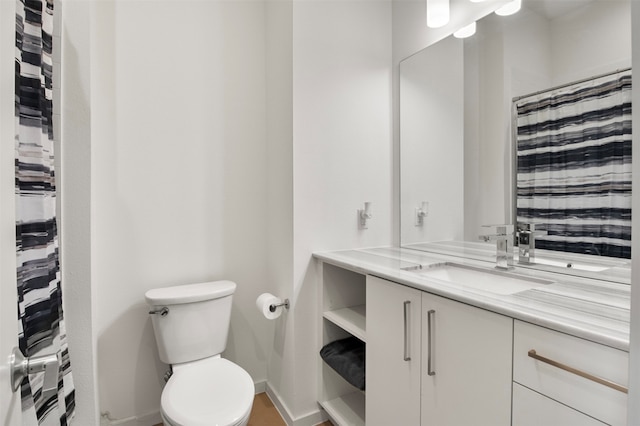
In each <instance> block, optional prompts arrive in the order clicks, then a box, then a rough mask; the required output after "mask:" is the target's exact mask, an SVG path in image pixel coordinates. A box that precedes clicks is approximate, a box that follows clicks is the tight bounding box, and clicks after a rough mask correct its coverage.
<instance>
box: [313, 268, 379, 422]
mask: <svg viewBox="0 0 640 426" xmlns="http://www.w3.org/2000/svg"><path fill="white" fill-rule="evenodd" d="M321 287H322V300H321V309H320V311H321V312H322V320H321V324H322V325H321V327H322V330H321V336H322V346H324V345H326V344H327V343H331V342H333V341H335V340H339V339H343V338H346V337H349V336H355V337H357V338H358V339H360V340H362V341H363V342H365V343H366V341H367V339H366V305H365V303H366V275H363V274H360V273H357V272H354V271H351V270H348V269H344V268H340V267H338V266H334V265H331V264H328V263H323V265H322V285H321ZM318 358H319V359H320V363H321V366H320V380H319V386H320V392H319V397H320V401H319V403H320V405H321V406H322V407H323V408H324V409H325V411H326V412H327V414H329V416H330V417H331V419H332V420H333V421H334V422H335V423H337V424H338V425H364V424H365V393H364V391H361V390H360V389H357V388H356V387H354V386H352V385H351V384H349V383H348V382H347V381H346V380H345V379H343V378H342V377H341V376H340V375H339V374H338V373H336V372H335V371H334V370H333V369H332V368H331V367H330V366H328V365H327V364H326V363H324V362H323V361H322V359H321V358H320V356H318Z"/></svg>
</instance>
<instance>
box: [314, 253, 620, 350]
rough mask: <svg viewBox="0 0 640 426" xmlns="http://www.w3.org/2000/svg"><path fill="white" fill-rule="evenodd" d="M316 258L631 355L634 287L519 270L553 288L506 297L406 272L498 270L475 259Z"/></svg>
mask: <svg viewBox="0 0 640 426" xmlns="http://www.w3.org/2000/svg"><path fill="white" fill-rule="evenodd" d="M314 257H315V258H317V259H320V260H322V261H323V262H327V263H330V264H333V265H335V266H340V267H343V268H345V269H349V270H352V271H355V272H359V273H362V274H369V275H375V276H377V277H380V278H384V279H387V280H391V281H395V282H398V283H400V284H404V285H407V286H410V287H414V288H417V289H419V290H423V291H426V292H429V293H433V294H436V295H439V296H443V297H446V298H449V299H453V300H457V301H460V302H463V303H466V304H469V305H472V306H476V307H479V308H483V309H486V310H489V311H492V312H496V313H499V314H503V315H507V316H509V317H512V318H515V319H520V320H523V321H526V322H530V323H533V324H537V325H540V326H543V327H547V328H550V329H553V330H557V331H560V332H564V333H567V334H571V335H573V336H577V337H581V338H584V339H588V340H591V341H594V342H597V343H601V344H604V345H607V346H611V347H614V348H617V349H621V350H624V351H628V350H629V320H630V286H629V285H628V284H622V283H617V282H610V281H603V280H598V279H593V278H588V277H577V276H571V275H565V274H558V273H553V272H549V271H546V270H536V269H530V268H520V267H516V268H515V269H514V270H513V271H510V272H512V273H515V274H518V275H522V276H526V277H529V278H533V279H540V280H547V281H552V283H550V284H546V285H542V286H539V287H536V288H532V289H529V290H524V291H521V292H518V293H515V294H509V295H502V294H495V293H490V292H487V291H483V290H477V289H471V288H462V287H460V286H453V285H452V284H451V283H449V282H447V281H443V280H439V279H435V278H433V277H430V278H425V277H422V276H420V275H419V273H416V271H411V270H406V269H411V268H418V267H422V268H428V267H429V266H430V265H436V264H441V263H443V262H451V261H453V262H455V263H457V264H463V265H467V266H472V267H480V268H484V269H487V270H492V267H491V264H490V263H488V262H486V261H479V260H477V259H473V258H471V259H470V258H462V257H454V256H451V255H447V254H442V253H433V252H423V251H418V250H413V249H409V248H399V247H380V248H369V249H359V250H344V251H334V252H317V253H314ZM403 268H405V269H403Z"/></svg>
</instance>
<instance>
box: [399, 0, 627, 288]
mask: <svg viewBox="0 0 640 426" xmlns="http://www.w3.org/2000/svg"><path fill="white" fill-rule="evenodd" d="M630 67H631V12H630V0H524V1H523V6H522V10H521V11H520V12H518V13H517V14H515V15H512V16H508V17H501V16H497V15H495V14H493V13H492V14H490V15H488V16H486V17H484V18H483V19H482V20H480V21H478V22H477V32H476V34H475V35H473V36H472V37H469V38H466V39H457V38H455V37H453V36H451V37H449V38H446V39H444V40H442V41H440V42H438V43H436V44H434V45H431V46H429V47H427V48H426V49H424V50H422V51H420V52H418V53H416V54H414V55H413V56H411V57H409V58H407V59H405V60H403V61H402V62H401V64H400V144H401V145H400V151H401V174H400V179H401V245H402V246H405V247H411V248H415V249H422V250H427V251H432V250H435V251H444V252H447V251H449V252H450V253H451V254H460V253H462V254H464V255H465V256H472V257H476V258H478V259H487V260H488V258H491V247H490V246H489V245H488V244H484V243H480V242H479V239H478V237H479V235H482V234H486V233H488V232H490V230H488V229H485V228H483V225H487V224H513V225H515V224H516V221H517V219H516V211H517V210H516V199H517V195H516V194H517V188H516V186H517V179H518V178H517V177H516V176H517V151H518V150H517V149H516V145H515V139H516V138H515V136H514V133H515V132H516V127H517V126H515V125H513V120H514V112H513V107H514V100H517V99H520V98H522V97H523V96H525V95H529V94H533V93H537V92H545V91H548V90H550V89H553V88H557V87H560V86H567V85H570V84H572V83H575V82H580V81H583V80H591V79H593V78H594V77H596V76H601V75H604V74H609V73H612V72H615V71H619V70H627V69H629V68H630ZM629 73H630V72H629ZM628 138H629V144H630V135H628ZM521 180H522V179H521ZM521 211H522V209H521ZM625 226H626V224H625ZM629 227H630V225H629ZM541 228H542V229H543V231H544V228H545V226H544V225H543V226H542V227H541ZM549 229H551V228H549ZM626 231H629V229H626V230H625V232H626ZM625 232H622V234H625ZM619 239H620V241H619V242H618V243H619V244H622V245H624V244H626V245H628V246H629V247H630V243H631V241H630V234H629V235H626V234H625V235H623V236H622V237H620V238H619ZM545 248H548V246H546V247H545ZM555 248H556V250H553V251H551V250H545V249H543V250H537V249H536V254H537V255H538V256H539V257H540V258H541V259H542V257H543V256H544V257H547V258H549V259H550V260H549V262H547V264H546V265H545V266H543V267H542V268H543V269H549V267H550V265H551V269H553V267H555V266H557V265H555V264H554V263H553V262H555V261H557V262H559V263H558V265H560V266H559V267H558V268H557V269H558V272H566V273H570V274H574V275H576V274H577V275H585V276H598V277H599V278H604V279H611V280H614V281H620V282H627V283H628V282H629V267H628V265H629V259H628V258H627V259H625V258H624V257H629V256H628V255H629V251H628V250H626V251H625V250H622V251H620V253H622V256H618V257H615V256H614V257H611V255H609V256H594V254H600V253H598V250H593V251H592V252H591V253H589V254H588V255H585V254H576V253H573V252H571V250H572V249H571V248H568V249H566V253H565V252H563V251H562V248H560V249H559V250H557V248H558V247H555ZM516 253H517V251H516ZM585 256H586V258H585ZM585 259H587V260H585ZM579 262H582V263H584V264H585V265H586V266H585V268H582V269H580V268H572V269H571V270H569V269H568V268H567V265H569V266H571V265H572V264H578V263H579ZM587 264H589V265H591V266H588V265H587ZM594 265H595V266H594ZM537 266H539V265H529V266H528V267H537Z"/></svg>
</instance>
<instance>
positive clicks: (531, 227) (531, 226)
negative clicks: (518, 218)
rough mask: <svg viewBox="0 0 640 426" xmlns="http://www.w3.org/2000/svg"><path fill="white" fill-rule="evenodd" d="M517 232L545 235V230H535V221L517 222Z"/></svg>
mask: <svg viewBox="0 0 640 426" xmlns="http://www.w3.org/2000/svg"><path fill="white" fill-rule="evenodd" d="M516 232H517V233H518V234H520V233H525V232H526V233H529V234H531V235H546V234H547V231H536V224H535V223H526V222H518V227H517V231H516Z"/></svg>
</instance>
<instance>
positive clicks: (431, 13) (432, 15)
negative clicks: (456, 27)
mask: <svg viewBox="0 0 640 426" xmlns="http://www.w3.org/2000/svg"><path fill="white" fill-rule="evenodd" d="M448 23H449V0H427V26H428V27H429V28H440V27H444V26H445V25H447V24H448Z"/></svg>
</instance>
